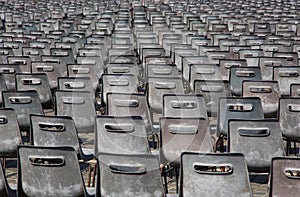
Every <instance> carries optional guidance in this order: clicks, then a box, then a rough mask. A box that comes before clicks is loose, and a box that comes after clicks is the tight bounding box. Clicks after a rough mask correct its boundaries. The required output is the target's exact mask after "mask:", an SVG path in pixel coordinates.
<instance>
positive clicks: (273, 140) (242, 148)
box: [228, 120, 285, 172]
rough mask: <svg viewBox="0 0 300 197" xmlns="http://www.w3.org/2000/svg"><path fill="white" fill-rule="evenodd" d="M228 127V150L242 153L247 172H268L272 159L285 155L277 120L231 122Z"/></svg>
mask: <svg viewBox="0 0 300 197" xmlns="http://www.w3.org/2000/svg"><path fill="white" fill-rule="evenodd" d="M228 125H229V127H228V128H229V129H228V150H229V152H231V153H243V154H244V155H245V158H246V163H247V166H248V170H249V171H251V172H269V170H270V167H271V160H272V158H274V157H281V156H284V155H285V152H284V147H283V145H284V144H283V139H282V135H281V129H280V125H279V122H278V121H277V120H231V121H229V124H228Z"/></svg>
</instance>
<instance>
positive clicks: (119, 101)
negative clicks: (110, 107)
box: [114, 99, 139, 107]
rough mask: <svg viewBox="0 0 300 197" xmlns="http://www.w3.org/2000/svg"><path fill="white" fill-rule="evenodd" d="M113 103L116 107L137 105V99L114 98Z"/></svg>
mask: <svg viewBox="0 0 300 197" xmlns="http://www.w3.org/2000/svg"><path fill="white" fill-rule="evenodd" d="M114 104H115V106H117V107H138V106H139V101H138V100H136V99H131V100H122V99H116V100H114Z"/></svg>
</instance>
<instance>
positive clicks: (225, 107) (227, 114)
mask: <svg viewBox="0 0 300 197" xmlns="http://www.w3.org/2000/svg"><path fill="white" fill-rule="evenodd" d="M219 106H220V107H219V112H218V122H217V134H218V135H224V136H227V134H228V121H229V120H230V119H246V120H260V119H264V113H263V109H262V104H261V101H260V99H259V98H236V97H227V98H226V97H225V98H220V99H219Z"/></svg>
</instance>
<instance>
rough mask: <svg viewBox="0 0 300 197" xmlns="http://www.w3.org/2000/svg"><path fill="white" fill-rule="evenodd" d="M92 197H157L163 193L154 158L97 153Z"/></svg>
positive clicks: (160, 196)
mask: <svg viewBox="0 0 300 197" xmlns="http://www.w3.org/2000/svg"><path fill="white" fill-rule="evenodd" d="M97 158H98V162H99V168H98V176H97V177H98V178H97V193H96V196H103V197H106V196H111V195H113V196H124V197H131V196H157V197H163V196H164V190H163V185H162V181H161V175H160V172H159V163H158V161H157V159H156V158H155V156H154V155H150V154H143V155H141V154H139V155H136V154H134V155H120V154H109V153H99V154H98V155H97Z"/></svg>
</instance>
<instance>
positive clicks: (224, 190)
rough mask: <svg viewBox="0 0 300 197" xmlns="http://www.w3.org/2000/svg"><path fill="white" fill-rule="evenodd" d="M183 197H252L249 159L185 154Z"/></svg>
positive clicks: (182, 162)
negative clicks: (248, 169) (248, 166)
mask: <svg viewBox="0 0 300 197" xmlns="http://www.w3.org/2000/svg"><path fill="white" fill-rule="evenodd" d="M179 196H180V197H190V196H207V197H209V196H224V197H226V196H248V197H250V196H252V192H251V186H250V181H249V175H248V171H247V166H246V161H245V157H244V156H243V155H242V154H240V153H222V154H216V153H192V152H185V153H182V155H181V177H180V192H179Z"/></svg>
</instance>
